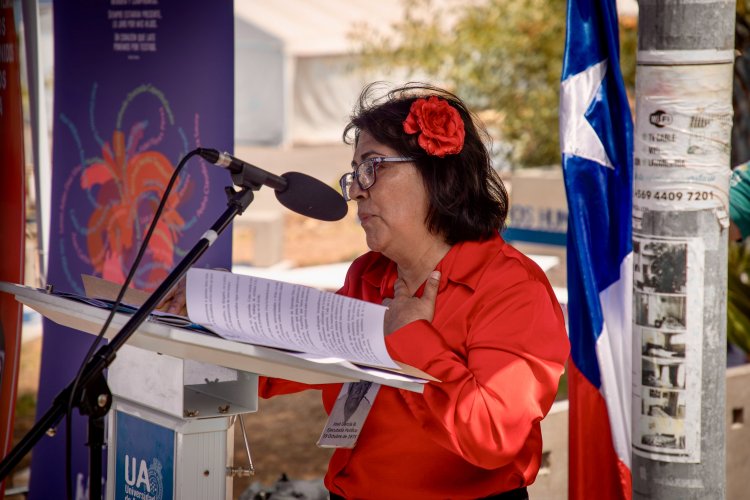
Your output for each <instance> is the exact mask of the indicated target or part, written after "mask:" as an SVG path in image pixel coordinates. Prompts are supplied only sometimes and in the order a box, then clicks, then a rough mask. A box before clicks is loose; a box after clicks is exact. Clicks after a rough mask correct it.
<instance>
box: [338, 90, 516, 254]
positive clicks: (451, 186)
mask: <svg viewBox="0 0 750 500" xmlns="http://www.w3.org/2000/svg"><path fill="white" fill-rule="evenodd" d="M377 86H379V84H378V83H377V82H376V83H371V84H370V85H368V86H366V87H365V88H364V90H363V91H362V93H361V95H360V96H359V101H358V103H357V105H356V107H355V108H354V111H353V113H352V116H351V117H350V121H349V123H348V124H347V126H346V127H345V128H344V134H343V135H344V142H345V143H347V144H352V143H354V144H356V143H357V141H358V140H359V134H360V133H361V132H362V131H363V130H366V131H367V132H368V133H369V134H370V135H372V137H373V138H374V139H376V140H377V141H378V142H380V143H381V144H385V145H386V146H389V147H391V148H393V149H395V150H396V151H398V153H399V154H400V155H403V156H408V157H411V158H414V159H415V163H416V165H417V169H418V170H419V173H420V174H421V176H422V179H423V180H424V183H425V186H426V188H427V192H428V196H429V200H430V206H429V209H428V212H427V218H426V220H425V224H426V226H427V228H428V229H429V230H430V231H432V232H433V233H436V234H440V235H442V236H443V237H444V238H445V240H446V241H447V242H448V243H449V244H451V245H452V244H454V243H458V242H459V241H471V240H485V239H488V238H490V237H491V236H492V235H493V234H495V233H496V232H497V231H499V230H501V229H502V228H503V227H504V225H505V218H506V217H507V215H508V193H507V192H506V190H505V186H504V185H503V181H502V180H501V179H500V176H499V175H498V174H497V172H495V170H494V169H493V168H492V164H491V161H490V155H489V152H488V151H487V147H486V146H485V141H486V142H489V135H488V134H487V131H486V130H485V129H484V127H483V126H482V125H481V122H480V121H479V119H478V118H476V117H475V116H474V114H473V113H471V112H470V111H469V110H468V109H467V108H466V105H465V104H464V103H463V101H461V99H459V98H458V97H457V96H455V95H453V94H451V93H450V92H448V91H445V90H442V89H439V88H437V87H434V86H432V85H428V84H421V83H409V84H407V85H405V86H403V87H399V88H396V89H393V90H390V91H389V92H388V93H386V94H385V95H384V96H382V97H380V98H373V94H374V91H375V90H376V87H377ZM429 96H438V97H440V98H442V99H445V100H446V101H448V102H449V103H450V105H451V106H453V107H454V108H455V109H456V110H457V111H458V112H459V114H460V115H461V118H462V119H463V122H464V127H465V131H466V137H465V139H464V145H463V148H462V149H461V151H460V152H459V153H458V154H453V155H446V156H444V157H443V158H440V157H438V156H432V155H429V154H428V153H427V152H426V151H425V150H424V149H422V147H421V146H420V145H419V143H418V142H417V136H418V134H407V133H406V132H404V126H403V123H404V120H405V119H406V117H407V115H408V114H409V110H410V109H411V105H412V103H413V102H414V101H415V100H416V99H418V98H420V97H429ZM351 132H354V138H353V140H352V138H351V137H350V136H351Z"/></svg>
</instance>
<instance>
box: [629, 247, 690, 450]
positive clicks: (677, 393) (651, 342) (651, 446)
mask: <svg viewBox="0 0 750 500" xmlns="http://www.w3.org/2000/svg"><path fill="white" fill-rule="evenodd" d="M703 247H704V243H703V240H701V239H700V238H663V237H655V236H649V237H644V236H634V238H633V288H634V295H633V318H634V327H633V358H634V363H633V366H634V373H633V406H632V412H633V452H634V453H636V454H638V455H641V456H644V457H648V458H652V459H656V460H661V461H666V462H699V461H700V451H701V447H700V433H701V406H700V400H701V399H700V395H701V389H702V386H701V371H702V363H703V362H702V357H703V356H702V354H703V353H702V350H703V347H702V345H703V344H702V331H703V293H704V287H703V280H704V272H703V259H704V254H705V249H704V248H703Z"/></svg>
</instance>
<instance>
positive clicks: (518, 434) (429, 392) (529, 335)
mask: <svg viewBox="0 0 750 500" xmlns="http://www.w3.org/2000/svg"><path fill="white" fill-rule="evenodd" d="M454 286H457V285H454ZM484 288H486V289H490V288H493V287H487V285H485V287H484ZM498 288H501V287H500V286H497V287H494V289H491V290H489V293H487V290H485V293H484V294H483V293H482V291H481V290H476V291H474V292H473V294H472V295H471V297H470V298H469V299H468V301H469V302H471V303H473V304H472V305H471V306H470V307H466V304H465V302H466V301H465V300H463V299H462V300H461V302H462V303H464V306H463V307H462V305H461V303H458V302H457V303H456V304H451V298H448V299H447V300H443V301H442V303H441V297H440V295H438V302H437V304H436V310H437V311H439V310H440V308H443V310H448V311H452V310H459V311H464V312H463V313H453V314H452V315H451V313H448V315H449V318H447V319H445V320H443V321H441V319H440V318H439V317H438V316H436V318H435V320H434V321H433V323H434V324H435V325H440V330H438V329H437V328H436V327H435V326H433V324H431V323H429V322H427V321H424V320H422V321H416V322H413V323H410V324H408V325H406V326H404V327H403V328H401V329H399V330H397V331H395V332H394V333H392V334H391V335H389V336H388V337H386V344H387V346H388V349H389V351H390V353H391V355H392V356H393V357H394V358H395V359H397V360H400V361H403V362H405V363H407V364H410V365H413V366H415V367H417V368H420V369H422V370H424V371H426V372H427V373H429V374H430V375H432V376H434V377H436V378H438V379H439V380H441V382H440V383H429V384H428V385H427V386H426V387H425V390H424V394H415V393H411V392H408V391H400V392H401V394H402V396H403V398H404V399H405V400H406V402H407V404H408V405H409V408H410V410H411V411H412V412H413V414H414V416H415V418H417V419H418V420H419V421H420V422H421V423H422V426H423V428H424V429H425V430H426V431H427V432H429V433H430V434H431V436H432V437H433V439H435V440H436V441H437V442H438V443H439V444H440V445H441V446H444V447H445V448H447V449H449V450H451V451H453V452H454V453H456V454H458V455H460V456H461V457H463V458H464V459H465V460H467V461H468V462H470V463H473V464H475V465H476V466H478V467H483V468H488V469H489V468H497V467H501V466H503V465H505V464H507V463H509V462H511V461H512V460H513V457H514V456H515V455H517V453H518V451H519V450H520V449H521V447H522V446H523V444H524V442H525V441H526V439H527V438H528V436H529V434H530V432H531V430H532V428H533V426H535V425H537V423H538V422H539V421H540V420H541V419H542V418H543V417H544V415H545V414H546V413H547V412H548V411H549V408H550V406H551V405H552V403H553V401H554V398H555V394H556V392H557V386H558V383H559V379H560V375H561V374H562V372H563V368H564V363H565V360H566V359H567V357H568V352H569V343H568V338H567V334H566V333H565V327H564V322H563V317H562V312H561V311H560V307H559V305H558V304H557V301H556V299H554V296H553V295H552V291H551V289H550V288H549V287H547V286H545V285H544V284H542V283H540V282H538V281H534V280H527V281H522V282H520V283H518V284H516V285H514V286H512V287H510V288H505V289H504V290H501V291H497V289H498ZM454 296H455V295H451V296H450V297H454ZM452 300H453V301H458V300H459V299H455V298H454V299H452ZM456 316H460V317H458V318H457V317H456Z"/></svg>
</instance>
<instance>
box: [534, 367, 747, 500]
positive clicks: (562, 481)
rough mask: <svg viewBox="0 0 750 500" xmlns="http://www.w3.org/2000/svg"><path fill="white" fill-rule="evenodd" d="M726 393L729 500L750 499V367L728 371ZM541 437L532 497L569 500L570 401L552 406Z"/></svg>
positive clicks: (543, 422) (535, 498)
mask: <svg viewBox="0 0 750 500" xmlns="http://www.w3.org/2000/svg"><path fill="white" fill-rule="evenodd" d="M726 390H727V403H726V409H725V418H726V446H727V448H726V453H727V479H726V481H727V483H726V492H727V496H726V498H727V500H742V499H746V498H750V491H749V488H748V477H750V364H746V365H742V366H738V367H734V368H729V369H727V382H726ZM542 434H543V437H544V446H543V452H542V453H543V455H542V468H541V469H540V470H539V475H538V476H537V479H536V481H535V482H534V484H533V485H531V487H530V488H529V496H530V498H533V499H534V500H564V499H566V498H568V402H567V401H560V402H557V403H555V404H554V405H553V406H552V410H551V411H550V413H549V414H548V415H547V418H545V419H544V420H542ZM592 493H594V492H592ZM592 498H594V497H592Z"/></svg>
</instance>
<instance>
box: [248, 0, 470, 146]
mask: <svg viewBox="0 0 750 500" xmlns="http://www.w3.org/2000/svg"><path fill="white" fill-rule="evenodd" d="M437 3H438V4H444V3H451V2H450V0H444V1H443V2H437ZM452 3H454V4H455V3H461V2H460V1H458V2H457V1H456V0H453V1H452ZM464 3H465V2H464ZM402 12H403V2H402V0H379V1H377V2H372V1H370V0H347V1H346V2H344V1H342V0H278V1H274V2H268V1H264V0H238V1H237V2H236V3H235V142H236V143H238V144H268V145H291V144H296V145H299V144H305V145H310V144H324V143H332V142H338V141H340V140H341V129H342V126H343V124H344V123H346V119H347V117H348V115H349V113H350V112H351V109H352V105H353V103H354V102H355V100H356V98H357V96H358V95H359V92H360V90H361V89H362V87H363V86H364V84H366V83H367V82H370V81H373V80H391V81H392V80H393V79H394V77H393V76H392V75H386V74H369V75H368V74H364V73H363V72H362V71H361V70H356V69H355V68H354V62H355V61H356V42H355V40H354V38H353V36H352V35H354V34H355V33H356V31H357V30H358V29H366V28H367V27H371V28H376V29H377V30H378V31H379V32H387V31H388V30H389V28H390V27H391V25H392V24H393V23H394V22H397V21H398V20H399V19H400V18H401V15H402Z"/></svg>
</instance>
